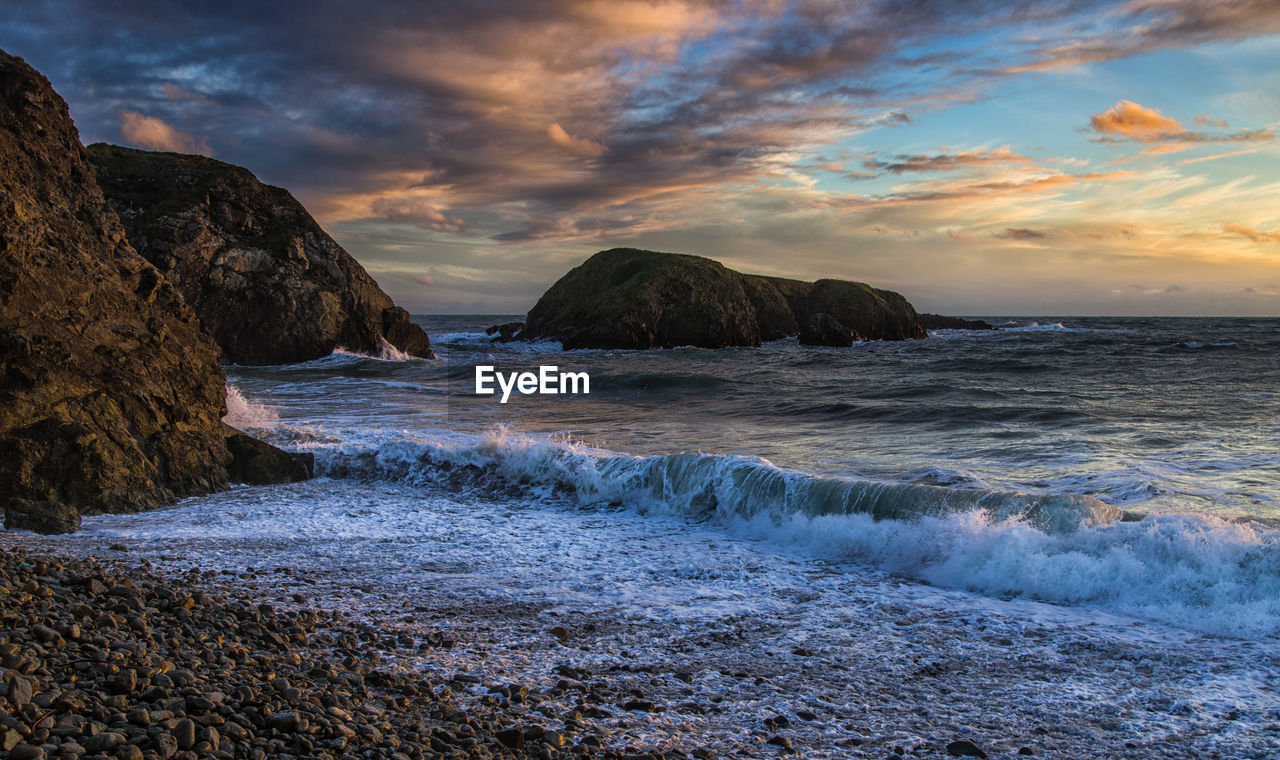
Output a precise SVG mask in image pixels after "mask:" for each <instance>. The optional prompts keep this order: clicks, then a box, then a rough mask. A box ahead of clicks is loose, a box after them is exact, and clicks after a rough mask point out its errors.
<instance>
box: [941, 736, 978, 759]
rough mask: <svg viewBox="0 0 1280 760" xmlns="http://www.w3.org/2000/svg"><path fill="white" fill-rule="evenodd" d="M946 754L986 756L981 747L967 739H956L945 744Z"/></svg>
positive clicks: (954, 755) (953, 755)
mask: <svg viewBox="0 0 1280 760" xmlns="http://www.w3.org/2000/svg"><path fill="white" fill-rule="evenodd" d="M947 754H948V755H951V756H952V757H977V758H984V757H986V756H987V753H986V752H983V751H982V748H981V747H979V746H978V745H976V744H974V743H973V742H971V741H969V740H968V739H956V740H955V741H953V742H949V743H948V744H947Z"/></svg>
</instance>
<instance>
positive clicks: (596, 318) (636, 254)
mask: <svg viewBox="0 0 1280 760" xmlns="http://www.w3.org/2000/svg"><path fill="white" fill-rule="evenodd" d="M743 279H744V278H743V276H742V275H740V274H738V273H737V272H734V271H733V270H731V269H727V268H725V267H724V266H723V265H722V264H720V263H719V262H716V261H712V260H711V259H704V258H701V257H699V256H685V255H682V254H675V253H655V252H653V251H641V250H636V249H633V248H615V249H613V250H609V251H601V252H600V253H597V254H596V255H594V256H592V257H591V258H590V259H587V261H586V262H585V263H583V264H582V265H581V266H578V267H576V268H574V269H573V270H571V271H570V272H569V273H568V274H566V275H565V276H564V277H561V278H560V280H559V281H558V282H556V284H554V285H552V286H551V288H550V289H549V290H548V291H547V292H546V293H544V294H543V296H542V298H540V299H538V303H537V304H535V305H534V307H533V310H532V311H530V312H529V316H528V317H527V319H526V320H525V328H524V332H523V333H522V336H521V337H524V338H530V339H533V338H543V339H551V340H559V341H560V342H561V343H562V344H563V345H564V347H565V349H566V350H568V349H575V348H632V349H647V348H673V347H675V346H705V347H708V348H719V347H721V346H755V345H759V343H760V329H759V327H758V325H757V324H756V314H755V309H754V307H753V306H752V304H751V301H750V299H749V298H748V297H747V293H746V290H745V288H744V286H743Z"/></svg>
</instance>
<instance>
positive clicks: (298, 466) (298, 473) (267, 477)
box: [225, 427, 316, 486]
mask: <svg viewBox="0 0 1280 760" xmlns="http://www.w3.org/2000/svg"><path fill="white" fill-rule="evenodd" d="M225 430H226V435H227V449H228V450H229V451H230V452H231V463H230V465H229V466H228V468H227V472H228V475H229V476H230V478H231V481H232V482H234V483H246V484H248V485H251V486H267V485H276V484H279V483H297V482H300V481H303V480H308V479H310V478H311V476H312V475H313V474H314V473H315V462H316V455H315V454H300V453H296V452H293V451H284V450H282V449H278V448H276V447H275V446H272V445H271V444H269V443H266V442H264V441H259V440H258V439H257V438H254V437H253V436H249V435H245V434H244V433H241V432H240V431H239V430H236V429H235V428H233V427H227V428H226V429H225Z"/></svg>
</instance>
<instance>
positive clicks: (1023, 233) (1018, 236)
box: [995, 227, 1049, 240]
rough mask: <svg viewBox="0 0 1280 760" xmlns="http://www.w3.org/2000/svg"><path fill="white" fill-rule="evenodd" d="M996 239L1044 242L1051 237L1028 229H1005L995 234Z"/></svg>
mask: <svg viewBox="0 0 1280 760" xmlns="http://www.w3.org/2000/svg"><path fill="white" fill-rule="evenodd" d="M995 237H998V238H1004V239H1005V240H1043V239H1044V238H1047V237H1049V235H1048V234H1047V233H1044V232H1040V231H1039V230H1033V229H1029V228H1027V227H1005V228H1004V229H1003V230H1000V231H999V232H997V233H995Z"/></svg>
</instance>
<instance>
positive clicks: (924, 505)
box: [302, 430, 1280, 637]
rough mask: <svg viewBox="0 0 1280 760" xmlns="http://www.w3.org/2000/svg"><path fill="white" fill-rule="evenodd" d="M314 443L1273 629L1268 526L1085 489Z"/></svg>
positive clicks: (544, 448) (488, 440)
mask: <svg viewBox="0 0 1280 760" xmlns="http://www.w3.org/2000/svg"><path fill="white" fill-rule="evenodd" d="M302 445H304V446H306V445H307V444H302ZM311 448H312V450H314V451H316V453H317V467H318V469H319V470H320V472H321V473H323V474H325V475H328V476H330V477H337V478H357V479H376V480H389V481H393V482H398V483H405V484H410V485H415V486H421V487H425V488H431V489H433V490H434V489H438V488H440V487H443V488H445V489H446V490H447V491H448V492H450V493H455V494H456V493H459V492H462V493H466V492H468V491H469V490H474V491H475V492H477V493H483V494H484V495H485V497H486V498H490V499H491V498H495V497H497V498H505V499H509V500H510V501H511V502H512V503H513V505H519V506H521V508H528V509H542V508H547V504H548V502H549V501H550V502H554V503H570V504H576V505H577V506H578V507H579V508H581V507H586V508H604V509H611V508H613V509H616V508H625V509H629V510H633V511H635V512H638V513H641V514H653V515H659V516H662V517H664V518H671V517H675V518H680V519H684V520H688V521H694V522H697V523H702V524H711V525H714V526H715V527H717V528H718V529H721V530H724V531H726V532H728V533H730V534H733V535H737V536H739V537H743V538H751V539H753V540H760V541H765V542H768V543H770V544H774V545H777V546H778V547H779V548H780V549H782V550H784V551H787V552H791V553H799V554H802V555H806V556H810V557H813V558H814V559H820V560H826V561H837V562H851V563H856V564H865V565H869V566H872V567H875V568H877V569H880V570H884V571H888V572H892V573H895V574H899V575H902V576H905V577H909V578H913V579H916V580H920V581H925V582H927V583H930V584H933V585H937V586H941V587H947V588H955V589H963V590H967V591H972V592H978V593H981V594H984V595H988V596H995V597H1001V598H1025V599H1032V600H1037V601H1043V602H1050V603H1054V604H1061V605H1069V606H1081V605H1085V606H1091V607H1096V608H1101V609H1105V610H1108V611H1111V612H1117V613H1122V614H1132V615H1138V616H1141V617H1146V618H1150V619H1153V620H1159V621H1162V622H1167V623H1172V624H1175V625H1178V626H1181V627H1185V628H1190V629H1192V630H1199V631H1205V632H1209V633H1214V634H1220V635H1229V636H1242V637H1252V636H1259V635H1262V636H1274V635H1277V634H1280V543H1278V537H1280V534H1278V533H1277V532H1276V531H1275V530H1274V529H1271V528H1268V527H1265V526H1262V525H1258V524H1248V523H1238V522H1230V521H1227V520H1223V519H1219V518H1216V517H1213V516H1204V515H1189V514H1157V515H1150V516H1147V517H1145V518H1142V519H1137V518H1133V519H1118V518H1120V517H1121V516H1122V513H1121V512H1120V510H1118V509H1116V508H1115V507H1111V506H1109V505H1107V504H1104V503H1102V502H1100V501H1098V500H1096V499H1093V498H1092V497H1088V496H1083V495H1075V494H1048V495H1046V494H1022V493H1015V492H1000V491H990V490H982V489H972V488H947V487H941V486H926V485H919V484H910V483H907V484H896V483H872V482H866V481H856V480H847V479H840V478H829V477H817V476H812V475H807V474H804V473H797V472H790V471H786V470H782V469H779V468H777V467H774V466H773V465H771V464H770V463H768V462H767V461H765V460H763V459H759V458H753V457H734V456H712V455H702V454H676V455H665V456H649V457H637V456H628V455H623V454H617V453H614V452H608V451H602V450H599V449H592V448H590V447H586V446H582V445H579V444H574V443H572V442H569V441H566V440H563V439H554V438H550V437H540V436H531V435H518V434H513V433H509V432H506V431H503V430H496V431H492V432H490V433H488V434H485V435H482V436H460V435H458V434H450V435H449V436H448V438H447V439H444V438H441V439H434V438H431V437H429V436H420V437H403V436H399V437H398V436H397V435H395V434H387V435H384V436H381V437H380V440H378V441H376V442H375V441H372V440H369V439H364V440H362V441H360V442H351V441H348V442H345V443H343V444H339V445H332V444H328V445H321V446H318V447H317V446H312V447H311Z"/></svg>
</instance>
